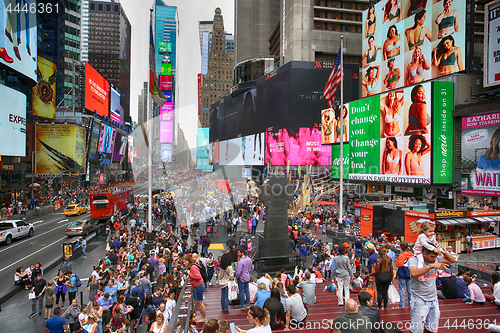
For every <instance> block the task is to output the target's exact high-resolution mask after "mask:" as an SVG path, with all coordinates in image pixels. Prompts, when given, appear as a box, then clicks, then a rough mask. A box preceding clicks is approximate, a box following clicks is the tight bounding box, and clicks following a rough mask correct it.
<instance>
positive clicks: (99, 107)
mask: <svg viewBox="0 0 500 333" xmlns="http://www.w3.org/2000/svg"><path fill="white" fill-rule="evenodd" d="M108 92H109V82H108V81H106V79H104V78H103V77H102V75H101V74H99V72H97V71H96V70H95V69H94V68H93V67H92V66H90V65H89V63H88V62H87V63H85V108H86V109H87V110H89V111H91V112H94V111H95V112H97V114H98V115H100V116H103V117H107V116H108V115H109V100H108V98H109V97H108Z"/></svg>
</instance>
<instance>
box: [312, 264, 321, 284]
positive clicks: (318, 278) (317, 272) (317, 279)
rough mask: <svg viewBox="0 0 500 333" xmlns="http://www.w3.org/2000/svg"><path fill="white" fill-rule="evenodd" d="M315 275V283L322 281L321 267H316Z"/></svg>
mask: <svg viewBox="0 0 500 333" xmlns="http://www.w3.org/2000/svg"><path fill="white" fill-rule="evenodd" d="M314 274H315V276H316V278H315V279H316V283H323V277H322V276H321V267H319V266H318V267H316V272H315V273H314Z"/></svg>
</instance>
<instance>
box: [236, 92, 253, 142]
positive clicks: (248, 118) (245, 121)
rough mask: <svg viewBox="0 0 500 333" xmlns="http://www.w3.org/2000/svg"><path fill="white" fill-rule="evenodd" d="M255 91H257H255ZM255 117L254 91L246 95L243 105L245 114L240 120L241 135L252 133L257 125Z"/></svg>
mask: <svg viewBox="0 0 500 333" xmlns="http://www.w3.org/2000/svg"><path fill="white" fill-rule="evenodd" d="M253 91H255V90H253ZM255 121H256V116H255V103H254V97H253V93H252V91H249V92H247V93H246V94H245V101H244V103H243V113H242V115H241V118H240V127H239V129H238V133H239V134H248V132H249V131H252V130H253V129H254V128H255V126H256V124H255Z"/></svg>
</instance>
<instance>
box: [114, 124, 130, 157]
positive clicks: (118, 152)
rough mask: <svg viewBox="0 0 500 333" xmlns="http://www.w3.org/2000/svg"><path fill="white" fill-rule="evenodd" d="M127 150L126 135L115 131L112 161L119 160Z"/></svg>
mask: <svg viewBox="0 0 500 333" xmlns="http://www.w3.org/2000/svg"><path fill="white" fill-rule="evenodd" d="M126 152H127V136H126V135H123V134H121V133H119V132H118V131H117V132H116V138H115V146H114V148H113V161H121V159H122V158H123V156H125V153H126Z"/></svg>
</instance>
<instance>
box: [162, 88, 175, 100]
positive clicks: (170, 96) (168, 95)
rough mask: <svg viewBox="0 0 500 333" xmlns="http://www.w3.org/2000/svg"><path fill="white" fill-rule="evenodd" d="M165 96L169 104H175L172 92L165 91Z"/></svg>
mask: <svg viewBox="0 0 500 333" xmlns="http://www.w3.org/2000/svg"><path fill="white" fill-rule="evenodd" d="M163 95H164V96H165V98H166V99H167V102H173V101H172V92H171V91H170V92H169V91H163Z"/></svg>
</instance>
